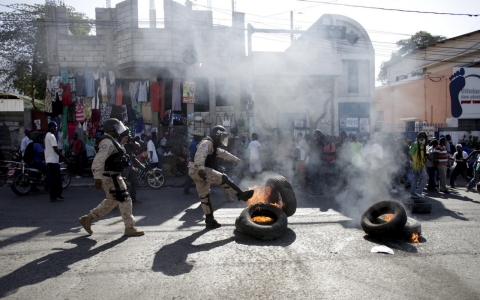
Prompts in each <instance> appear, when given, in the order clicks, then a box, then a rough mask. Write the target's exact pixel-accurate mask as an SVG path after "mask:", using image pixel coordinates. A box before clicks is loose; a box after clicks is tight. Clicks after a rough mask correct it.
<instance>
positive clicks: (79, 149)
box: [70, 132, 85, 178]
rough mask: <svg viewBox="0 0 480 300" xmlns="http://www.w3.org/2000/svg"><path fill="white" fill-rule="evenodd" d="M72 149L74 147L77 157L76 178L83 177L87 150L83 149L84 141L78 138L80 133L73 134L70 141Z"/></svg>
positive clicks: (74, 153)
mask: <svg viewBox="0 0 480 300" xmlns="http://www.w3.org/2000/svg"><path fill="white" fill-rule="evenodd" d="M70 149H72V152H73V155H74V157H75V171H76V172H77V176H76V177H75V178H82V175H83V157H84V155H85V153H84V152H85V150H84V149H83V142H82V141H81V140H79V139H78V134H77V133H76V132H75V133H74V134H73V140H72V142H71V143H70Z"/></svg>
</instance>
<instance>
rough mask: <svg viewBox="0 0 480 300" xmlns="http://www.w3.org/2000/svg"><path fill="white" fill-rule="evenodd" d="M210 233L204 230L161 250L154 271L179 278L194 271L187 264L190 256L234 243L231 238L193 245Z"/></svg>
mask: <svg viewBox="0 0 480 300" xmlns="http://www.w3.org/2000/svg"><path fill="white" fill-rule="evenodd" d="M208 231H209V230H208V229H203V230H201V231H198V232H195V233H193V234H191V235H189V236H187V237H185V238H183V239H179V240H177V241H175V242H174V243H172V244H169V245H165V246H163V247H162V248H160V250H158V252H157V253H156V254H155V258H154V260H153V265H152V270H153V271H154V272H162V273H163V274H165V275H167V276H178V275H182V274H186V273H190V271H191V270H192V269H193V264H191V263H189V262H187V257H188V255H189V254H192V253H197V252H201V251H210V250H212V249H214V248H217V247H221V246H224V245H226V244H228V243H231V242H233V241H234V237H229V238H227V239H223V240H220V241H215V242H211V243H206V244H201V245H193V242H195V240H196V239H198V238H199V237H200V236H202V235H203V234H205V233H207V232H208Z"/></svg>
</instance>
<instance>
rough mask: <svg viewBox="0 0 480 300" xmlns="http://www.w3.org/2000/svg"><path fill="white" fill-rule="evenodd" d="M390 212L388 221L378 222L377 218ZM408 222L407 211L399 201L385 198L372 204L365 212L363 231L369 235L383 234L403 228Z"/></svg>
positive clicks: (362, 220) (362, 223)
mask: <svg viewBox="0 0 480 300" xmlns="http://www.w3.org/2000/svg"><path fill="white" fill-rule="evenodd" d="M385 214H390V215H392V216H391V219H390V220H389V221H388V222H385V223H382V224H378V222H377V219H378V217H380V216H381V215H385ZM406 222H407V213H406V211H405V209H404V208H403V206H402V205H401V204H400V203H399V202H397V201H391V200H384V201H380V202H378V203H375V204H374V205H372V206H370V207H369V208H368V209H367V210H366V211H365V212H364V213H363V214H362V219H361V222H360V223H361V225H362V228H363V231H365V233H366V234H369V235H382V234H386V233H391V232H395V231H398V230H402V229H403V227H405V223H406Z"/></svg>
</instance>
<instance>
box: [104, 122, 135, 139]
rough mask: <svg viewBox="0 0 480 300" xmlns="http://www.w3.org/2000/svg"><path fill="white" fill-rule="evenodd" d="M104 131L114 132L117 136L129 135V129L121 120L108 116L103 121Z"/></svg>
mask: <svg viewBox="0 0 480 300" xmlns="http://www.w3.org/2000/svg"><path fill="white" fill-rule="evenodd" d="M103 131H104V132H116V133H117V134H118V136H119V137H124V136H129V135H130V130H129V129H128V128H127V127H125V125H123V123H122V122H121V121H119V120H118V119H115V118H110V119H108V120H106V121H105V122H104V123H103Z"/></svg>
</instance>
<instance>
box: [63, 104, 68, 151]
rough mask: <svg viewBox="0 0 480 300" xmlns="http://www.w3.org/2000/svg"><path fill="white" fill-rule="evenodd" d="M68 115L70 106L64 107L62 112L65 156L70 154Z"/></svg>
mask: <svg viewBox="0 0 480 300" xmlns="http://www.w3.org/2000/svg"><path fill="white" fill-rule="evenodd" d="M67 115H68V106H64V107H63V112H62V136H63V141H64V142H63V154H65V153H67V152H68V125H67V124H68V122H67Z"/></svg>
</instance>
